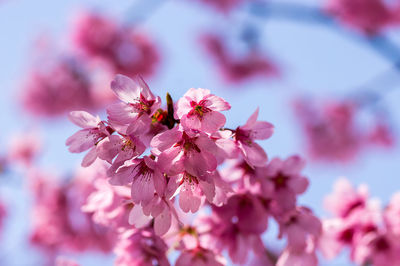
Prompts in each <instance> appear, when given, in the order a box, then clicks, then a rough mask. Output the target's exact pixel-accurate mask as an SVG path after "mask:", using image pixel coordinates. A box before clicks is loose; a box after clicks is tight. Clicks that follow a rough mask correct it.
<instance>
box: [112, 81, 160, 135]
mask: <svg viewBox="0 0 400 266" xmlns="http://www.w3.org/2000/svg"><path fill="white" fill-rule="evenodd" d="M111 88H112V90H113V91H114V93H115V95H116V96H117V97H118V98H119V99H120V100H121V101H122V102H120V103H116V104H113V105H111V106H109V108H107V113H108V119H109V120H110V122H111V123H112V124H113V125H114V124H115V125H120V126H127V127H128V126H129V125H131V127H132V128H131V129H129V128H128V129H127V130H129V131H130V132H127V133H128V134H129V133H131V132H136V133H138V132H140V129H141V128H143V129H144V128H146V125H147V126H148V125H149V124H150V123H151V118H150V116H151V115H152V114H154V112H155V111H156V110H157V109H158V108H159V107H160V104H161V99H160V97H158V96H157V97H155V96H154V95H153V93H152V92H151V91H150V89H149V87H148V86H147V84H146V83H145V82H144V80H143V79H142V78H141V77H139V76H136V77H135V79H134V80H132V79H130V78H128V77H127V76H123V75H117V76H116V77H115V79H114V80H113V81H112V82H111ZM137 124H138V125H137ZM142 124H143V125H142ZM140 133H146V132H140Z"/></svg>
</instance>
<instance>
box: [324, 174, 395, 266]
mask: <svg viewBox="0 0 400 266" xmlns="http://www.w3.org/2000/svg"><path fill="white" fill-rule="evenodd" d="M399 200H400V194H399V193H396V194H394V195H393V197H392V199H391V200H390V202H389V204H388V205H387V206H386V207H385V208H384V209H381V207H380V204H379V202H378V201H377V200H374V199H370V198H369V194H368V188H367V186H366V185H360V186H359V187H358V188H354V187H353V186H352V185H351V183H350V182H349V181H348V180H347V179H344V178H342V179H340V180H338V181H337V183H336V184H335V187H334V191H333V193H332V194H330V195H328V196H327V197H326V199H325V206H326V209H327V210H329V211H330V212H331V213H332V215H333V217H332V218H328V219H324V220H323V236H322V237H321V238H320V248H321V251H322V252H323V254H324V255H325V256H326V257H327V258H334V257H335V256H337V255H338V254H339V252H340V251H341V250H343V249H344V248H348V249H350V258H351V260H352V261H353V262H355V263H356V264H358V265H374V266H384V265H400V240H399V239H400V238H399V236H400V216H399V212H400V208H399V206H400V205H399Z"/></svg>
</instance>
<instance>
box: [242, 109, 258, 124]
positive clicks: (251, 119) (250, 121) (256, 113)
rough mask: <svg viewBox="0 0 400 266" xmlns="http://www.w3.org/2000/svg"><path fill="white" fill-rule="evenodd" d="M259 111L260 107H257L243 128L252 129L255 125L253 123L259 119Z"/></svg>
mask: <svg viewBox="0 0 400 266" xmlns="http://www.w3.org/2000/svg"><path fill="white" fill-rule="evenodd" d="M258 112H259V108H258V107H257V109H256V110H255V111H254V113H253V114H252V115H251V116H250V117H249V119H248V120H247V122H246V124H245V125H244V126H243V127H242V128H243V129H251V128H252V127H253V125H254V124H255V123H256V121H257V118H258Z"/></svg>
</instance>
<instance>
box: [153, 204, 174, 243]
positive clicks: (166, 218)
mask: <svg viewBox="0 0 400 266" xmlns="http://www.w3.org/2000/svg"><path fill="white" fill-rule="evenodd" d="M170 227H171V212H170V211H169V208H167V207H166V208H164V211H163V212H162V213H161V214H160V215H158V216H157V217H156V218H155V219H154V232H155V233H156V235H159V236H162V235H164V234H165V233H167V232H168V230H169V228H170Z"/></svg>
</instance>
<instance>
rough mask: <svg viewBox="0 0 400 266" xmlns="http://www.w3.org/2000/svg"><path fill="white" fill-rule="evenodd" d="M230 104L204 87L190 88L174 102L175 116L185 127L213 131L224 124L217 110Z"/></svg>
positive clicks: (228, 106)
mask: <svg viewBox="0 0 400 266" xmlns="http://www.w3.org/2000/svg"><path fill="white" fill-rule="evenodd" d="M230 108H231V106H230V105H229V103H228V102H226V101H225V100H224V99H222V98H220V97H218V96H215V95H213V94H210V91H209V90H206V89H193V88H192V89H190V90H189V91H188V92H186V93H185V95H183V97H182V98H181V99H179V100H178V102H177V104H176V112H175V115H176V118H177V119H180V122H181V124H182V126H183V127H184V128H185V129H195V130H200V131H204V132H207V133H214V132H216V131H217V130H218V129H220V128H221V127H223V126H224V125H225V122H226V118H225V116H224V115H223V114H221V113H220V112H219V111H226V110H229V109H230Z"/></svg>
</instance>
